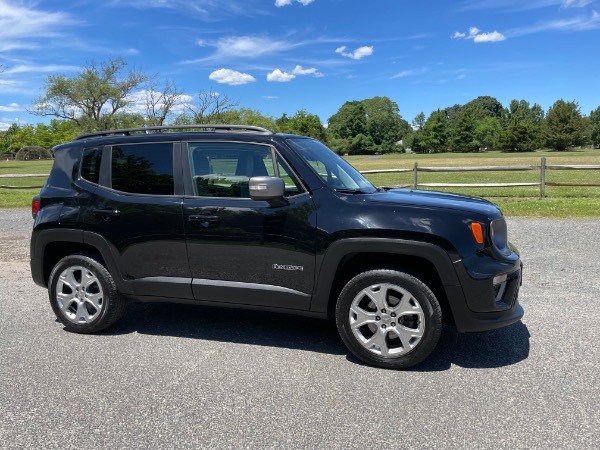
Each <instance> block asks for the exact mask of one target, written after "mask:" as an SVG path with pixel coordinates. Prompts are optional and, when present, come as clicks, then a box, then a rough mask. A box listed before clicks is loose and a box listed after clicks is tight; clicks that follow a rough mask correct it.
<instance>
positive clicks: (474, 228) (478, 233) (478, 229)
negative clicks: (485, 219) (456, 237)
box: [471, 222, 483, 245]
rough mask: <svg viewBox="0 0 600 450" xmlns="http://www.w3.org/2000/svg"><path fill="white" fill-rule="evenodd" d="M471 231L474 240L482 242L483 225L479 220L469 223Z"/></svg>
mask: <svg viewBox="0 0 600 450" xmlns="http://www.w3.org/2000/svg"><path fill="white" fill-rule="evenodd" d="M471 233H473V237H474V238H475V242H477V243H478V244H480V245H481V244H483V227H482V226H481V224H480V223H479V222H472V223H471Z"/></svg>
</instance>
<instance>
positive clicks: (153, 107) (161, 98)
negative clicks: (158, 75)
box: [144, 80, 184, 126]
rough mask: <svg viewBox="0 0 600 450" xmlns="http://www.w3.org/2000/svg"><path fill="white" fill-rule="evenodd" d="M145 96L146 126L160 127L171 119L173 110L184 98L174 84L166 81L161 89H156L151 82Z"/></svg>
mask: <svg viewBox="0 0 600 450" xmlns="http://www.w3.org/2000/svg"><path fill="white" fill-rule="evenodd" d="M144 94H145V106H146V124H148V125H150V126H162V125H164V124H165V121H166V120H167V119H168V118H171V117H172V115H173V113H174V109H175V108H176V107H177V106H179V105H180V104H181V103H182V101H183V98H184V95H183V91H179V90H178V89H177V86H176V85H175V83H172V82H171V81H169V80H167V81H165V85H164V86H163V87H162V88H161V89H157V88H156V85H155V82H154V81H152V82H151V83H150V86H149V88H148V90H146V91H145V92H144Z"/></svg>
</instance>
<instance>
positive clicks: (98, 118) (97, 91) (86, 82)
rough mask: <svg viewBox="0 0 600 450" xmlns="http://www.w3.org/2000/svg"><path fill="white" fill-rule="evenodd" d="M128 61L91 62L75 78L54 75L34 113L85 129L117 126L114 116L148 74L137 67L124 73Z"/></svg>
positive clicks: (47, 82)
mask: <svg viewBox="0 0 600 450" xmlns="http://www.w3.org/2000/svg"><path fill="white" fill-rule="evenodd" d="M126 67H127V62H126V61H125V60H124V59H122V58H117V59H111V60H109V61H107V62H103V63H100V65H98V64H96V63H94V62H91V63H88V64H87V65H86V66H85V67H84V68H83V70H82V71H81V72H80V73H78V74H77V75H76V76H75V77H72V78H69V77H66V76H65V75H51V76H49V77H48V78H47V80H46V83H45V86H44V87H45V90H46V93H45V95H44V96H42V97H40V98H38V99H36V101H35V102H34V104H33V110H32V112H33V113H34V114H36V115H39V116H54V117H58V118H61V119H66V120H71V121H73V122H75V123H76V124H77V125H78V126H79V128H80V129H82V130H84V131H97V130H101V129H108V128H114V117H115V115H117V114H118V113H120V112H123V111H125V110H126V108H127V107H128V106H130V105H131V104H132V99H131V94H132V93H133V92H134V91H135V90H136V89H138V88H139V87H140V86H141V85H142V84H143V83H145V82H146V81H148V77H147V76H146V75H145V74H143V73H141V72H137V71H135V70H130V71H129V72H127V73H123V72H124V71H125V69H126Z"/></svg>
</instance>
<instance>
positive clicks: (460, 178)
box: [0, 149, 600, 217]
mask: <svg viewBox="0 0 600 450" xmlns="http://www.w3.org/2000/svg"><path fill="white" fill-rule="evenodd" d="M542 156H545V157H546V160H547V162H546V163H547V165H564V164H578V165H579V164H595V165H600V150H590V149H587V150H579V151H570V152H552V151H537V152H529V153H516V154H515V153H501V152H486V153H468V154H462V153H458V154H453V153H438V154H432V155H415V154H389V155H381V156H375V157H373V156H348V157H346V159H347V160H348V161H349V162H350V163H351V164H352V165H353V166H354V167H356V168H357V169H358V170H376V169H399V168H412V167H413V166H414V163H415V162H418V163H419V166H420V167H446V166H511V165H515V166H516V165H539V164H540V159H541V157H542ZM51 166H52V161H0V175H4V174H24V173H49V172H50V168H51ZM418 176H419V182H420V183H510V182H539V177H540V174H539V171H527V172H458V173H423V172H419V174H418ZM367 178H369V180H371V182H373V184H375V185H378V186H391V185H412V181H413V174H412V173H410V172H409V173H392V174H370V175H368V176H367ZM44 181H45V179H44V178H43V177H42V178H21V179H19V178H0V185H10V186H24V187H25V186H41V185H42V184H43V183H44ZM546 181H547V182H572V183H599V182H600V171H598V170H596V171H593V170H577V171H574V170H549V171H547V172H546ZM424 189H425V188H424ZM428 189H436V190H442V191H447V192H458V193H461V194H466V195H475V196H479V197H485V198H488V199H489V200H491V201H493V202H494V203H497V204H498V205H499V206H500V207H501V208H502V210H503V211H504V213H505V214H506V215H509V216H510V215H514V216H538V217H600V187H564V186H547V187H546V197H545V198H540V190H539V187H538V186H531V187H507V188H456V187H454V188H428ZM38 191H39V189H0V208H18V207H28V206H29V205H30V202H31V197H33V196H34V195H35V194H37V192H38Z"/></svg>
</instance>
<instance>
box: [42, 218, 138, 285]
mask: <svg viewBox="0 0 600 450" xmlns="http://www.w3.org/2000/svg"><path fill="white" fill-rule="evenodd" d="M55 242H72V243H77V244H85V245H89V246H90V247H93V248H94V249H95V250H96V251H98V253H100V256H102V259H103V260H104V263H105V264H106V266H107V269H108V271H109V272H110V273H112V274H119V276H116V277H113V279H114V281H115V284H116V285H117V288H118V289H119V291H121V292H124V293H127V291H128V290H129V289H127V285H126V283H125V282H124V280H123V278H122V277H121V276H120V272H119V270H118V267H117V264H116V263H115V259H114V257H113V252H112V251H111V247H110V245H109V243H108V242H107V241H106V240H105V239H104V238H103V237H102V236H100V235H99V234H97V233H93V232H91V231H84V230H77V229H72V228H62V229H50V230H41V231H38V232H36V233H34V234H33V235H32V238H31V244H30V252H31V275H32V278H33V281H34V282H35V283H36V284H37V285H39V286H43V287H47V286H46V280H45V277H44V259H45V258H44V253H45V251H46V247H47V246H48V244H51V243H55Z"/></svg>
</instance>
